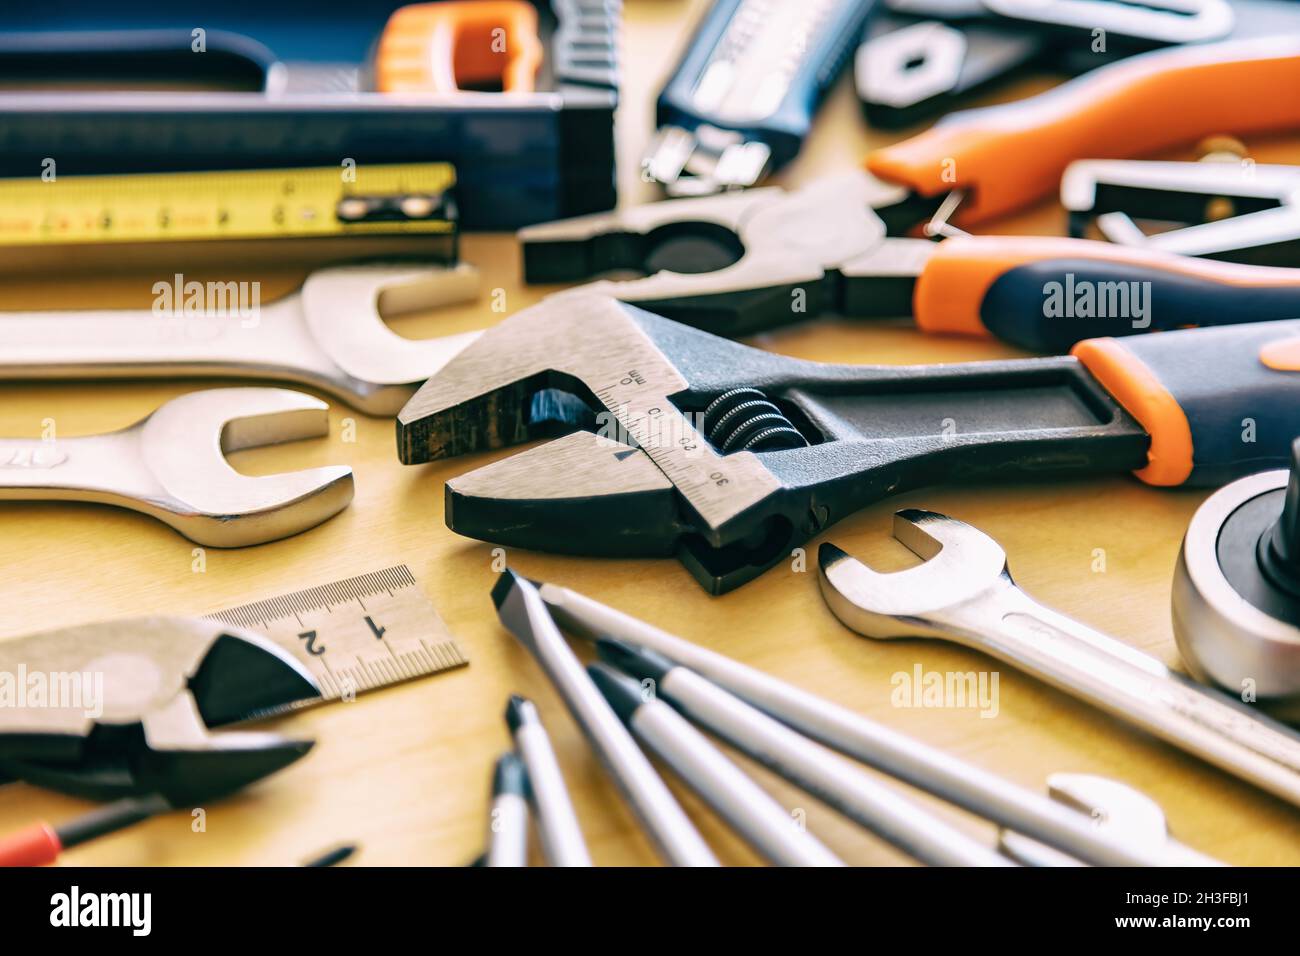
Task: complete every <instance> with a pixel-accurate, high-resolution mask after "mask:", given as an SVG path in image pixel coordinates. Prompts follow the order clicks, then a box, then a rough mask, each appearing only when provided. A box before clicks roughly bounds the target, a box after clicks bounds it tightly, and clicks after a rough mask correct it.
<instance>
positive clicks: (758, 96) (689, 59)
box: [649, 0, 876, 186]
mask: <svg viewBox="0 0 1300 956" xmlns="http://www.w3.org/2000/svg"><path fill="white" fill-rule="evenodd" d="M875 6H876V0H805V2H791V0H717V2H716V3H715V4H714V5H713V6H712V7H711V8H710V10H709V11H708V13H707V14H706V15H705V17H704V19H703V21H702V22H701V23H700V24H699V26H698V28H697V29H696V31H695V33H694V35H693V36H692V39H691V42H690V44H689V45H688V47H687V49H686V51H685V53H684V54H683V55H682V58H681V60H680V61H679V62H678V64H677V67H676V69H675V70H674V71H673V74H672V76H671V78H670V79H669V80H668V82H667V83H666V84H665V86H664V88H663V91H662V92H661V93H660V95H659V99H658V103H657V107H656V119H657V122H658V124H659V127H660V131H661V136H662V133H663V131H664V130H665V129H668V130H678V131H683V132H685V133H688V134H692V135H693V136H694V139H695V143H694V145H695V148H696V156H695V159H697V160H698V159H699V153H700V152H709V153H714V154H717V153H721V152H722V151H723V150H724V149H726V148H727V147H729V146H742V145H744V144H760V145H761V146H762V147H764V148H765V149H763V150H761V151H759V153H758V154H756V155H754V157H753V159H754V161H753V162H746V163H744V164H743V167H744V172H743V173H741V174H740V176H739V179H737V180H733V179H731V178H730V177H728V176H726V174H725V173H724V174H723V178H724V179H725V180H726V181H724V182H721V183H720V184H719V185H721V186H747V185H750V184H751V182H753V181H754V180H755V179H757V177H758V175H761V174H762V173H763V172H765V171H770V170H776V169H779V168H780V167H781V166H783V165H785V164H786V163H788V162H789V161H790V160H792V159H793V158H794V157H795V155H796V154H797V153H798V152H799V148H800V146H801V145H802V144H803V141H804V138H805V137H806V136H807V134H808V131H809V129H810V128H811V126H812V122H813V117H814V115H815V114H816V112H817V108H818V107H819V106H820V104H821V101H822V99H823V98H824V96H825V95H826V92H827V90H828V89H829V88H830V86H831V84H833V83H834V82H835V80H836V79H837V78H838V77H839V75H840V73H841V72H842V70H843V68H844V66H845V64H846V63H847V61H848V57H849V55H850V53H851V52H852V51H853V49H854V48H855V46H856V45H857V43H858V41H859V39H860V37H861V34H862V30H863V27H864V25H865V24H866V22H867V20H868V18H869V16H870V15H871V13H872V11H873V9H874V8H875ZM660 142H661V143H662V139H661V140H660ZM659 148H661V149H662V148H663V147H662V146H660V147H659ZM669 148H671V149H675V146H673V147H669ZM760 156H761V158H762V161H761V162H760V161H759V157H760ZM715 158H716V157H715ZM726 162H727V161H726V159H725V157H723V158H722V159H721V161H720V165H726ZM649 164H650V167H651V171H652V175H653V174H654V167H655V163H654V161H653V160H650V161H649ZM686 166H687V171H688V172H690V173H692V174H694V175H697V176H699V175H707V174H705V173H701V172H699V171H698V170H696V169H692V168H690V167H691V163H690V162H688V163H687V164H686ZM672 172H673V171H672V170H671V169H670V170H669V174H666V175H664V176H662V177H660V176H657V177H656V178H660V179H661V181H664V182H665V185H671V180H672V179H673V178H675V177H674V176H673V175H671V174H672ZM750 173H753V174H754V175H753V177H752V178H749V174H750ZM680 174H681V173H680V171H678V172H677V175H680ZM747 178H748V179H749V181H743V180H744V179H747Z"/></svg>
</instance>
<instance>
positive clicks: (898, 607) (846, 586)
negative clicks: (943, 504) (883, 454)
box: [817, 508, 1014, 638]
mask: <svg viewBox="0 0 1300 956" xmlns="http://www.w3.org/2000/svg"><path fill="white" fill-rule="evenodd" d="M894 537H895V538H897V539H898V541H899V542H900V543H901V544H903V545H904V546H906V548H907V549H908V550H909V551H911V552H912V553H913V554H915V555H917V557H919V558H921V559H922V563H921V564H919V565H917V566H915V567H911V568H907V569H905V570H902V571H891V572H887V573H886V572H881V571H876V570H874V569H872V568H869V567H867V565H865V564H863V563H862V562H861V561H858V560H856V559H855V558H853V557H852V556H850V555H849V554H847V553H846V552H844V551H841V550H840V549H839V548H837V547H836V546H835V545H833V544H831V543H830V542H825V543H823V544H822V545H821V547H820V548H818V550H817V563H818V566H819V568H820V578H819V579H820V581H821V585H822V596H823V597H824V598H825V599H826V603H827V605H828V606H829V607H830V609H831V611H832V612H833V613H834V614H835V616H836V617H837V618H839V619H840V620H841V621H842V622H844V624H846V625H847V626H848V627H850V628H851V629H853V630H855V631H857V632H858V633H859V634H865V635H867V636H869V637H875V638H891V637H947V636H950V633H949V632H945V631H943V630H941V629H939V628H937V627H936V626H935V625H934V623H932V622H934V621H936V620H938V619H941V618H943V617H945V614H944V612H945V611H946V610H948V609H949V608H962V609H966V610H969V609H970V607H971V606H972V605H973V604H975V603H976V602H980V601H983V600H987V598H988V595H989V594H990V593H993V592H996V591H999V590H1001V589H1002V588H1010V587H1013V586H1014V584H1013V582H1012V580H1011V573H1010V571H1008V570H1007V553H1006V552H1005V551H1003V550H1002V547H1001V546H1000V545H999V544H998V543H997V542H996V541H994V540H993V539H992V538H990V537H989V536H988V535H986V534H985V533H984V532H982V531H979V530H977V529H975V528H972V527H971V526H970V525H968V524H964V523H962V522H960V521H953V520H952V519H951V518H948V517H947V516H945V515H941V514H936V513H935V512H933V511H922V510H920V509H917V508H907V509H904V510H903V511H899V512H897V513H895V515H894Z"/></svg>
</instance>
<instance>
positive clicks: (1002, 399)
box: [397, 294, 1148, 593]
mask: <svg viewBox="0 0 1300 956" xmlns="http://www.w3.org/2000/svg"><path fill="white" fill-rule="evenodd" d="M583 428H586V429H587V430H586V431H581V430H579V431H575V429H583ZM593 429H594V430H593ZM569 432H572V434H567V435H566V437H562V438H559V439H558V440H552V441H550V442H548V443H547V444H544V445H541V446H539V447H536V448H532V449H530V450H528V451H526V452H524V453H523V454H520V455H515V456H513V457H511V458H505V459H501V460H498V461H497V462H495V463H493V464H490V465H488V466H486V467H484V468H480V469H478V470H476V471H473V472H470V473H469V474H467V475H463V476H461V477H459V478H455V479H453V480H451V481H450V482H449V483H448V485H447V497H446V519H447V523H448V526H449V527H451V529H452V530H453V531H456V532H458V533H460V534H465V535H468V536H470V537H474V538H478V539H480V540H486V541H491V542H493V543H498V544H504V545H509V546H517V547H525V548H531V549H534V550H544V551H552V552H561V553H572V554H591V555H610V556H624V557H629V556H666V555H671V554H676V555H677V556H678V557H679V558H680V559H681V560H682V561H683V563H685V564H686V565H687V567H688V568H690V570H691V571H692V572H693V573H694V574H695V576H696V578H697V579H698V580H699V581H700V583H701V584H703V585H704V587H705V588H707V589H708V590H709V591H711V592H714V593H720V592H722V591H726V590H729V589H731V588H733V587H736V586H738V585H739V584H742V583H744V582H745V581H748V580H750V579H752V578H754V577H756V576H757V575H758V574H760V573H762V571H764V570H766V569H767V568H769V567H771V566H773V565H774V564H776V563H777V562H779V561H780V560H782V559H783V558H784V557H785V556H786V555H788V554H789V553H790V550H791V549H792V548H794V547H797V546H798V545H799V544H801V543H802V542H804V541H806V540H808V538H810V537H812V536H813V535H815V534H817V533H819V532H820V531H821V530H822V529H824V528H826V527H827V526H829V525H830V524H832V523H833V522H835V521H837V520H839V519H840V518H842V517H845V516H846V515H848V514H849V513H851V512H853V511H855V510H857V509H858V508H860V507H862V506H864V505H866V504H868V503H870V502H872V501H874V500H877V499H878V498H880V497H883V496H885V495H888V494H891V493H893V492H895V491H898V490H901V489H904V488H907V487H913V486H916V485H920V484H925V483H929V482H933V481H937V480H943V479H946V478H950V477H960V478H962V479H968V478H977V477H979V476H982V475H1007V476H1013V477H1014V476H1024V477H1032V476H1043V475H1048V474H1053V473H1060V474H1085V473H1090V472H1097V471H1103V472H1104V471H1108V470H1110V471H1124V470H1127V469H1129V468H1136V467H1141V465H1142V464H1143V463H1144V462H1145V460H1146V453H1147V447H1148V436H1147V434H1146V433H1145V431H1143V429H1142V428H1141V427H1140V426H1138V425H1137V423H1136V422H1135V421H1134V420H1133V419H1132V418H1130V417H1129V415H1128V414H1127V413H1126V412H1124V410H1123V409H1122V408H1121V407H1120V406H1119V404H1118V403H1117V402H1116V401H1115V400H1114V399H1112V398H1111V397H1110V396H1109V394H1108V393H1106V392H1105V391H1104V389H1102V388H1101V387H1100V386H1099V385H1098V384H1097V382H1096V380H1095V379H1093V378H1092V377H1091V375H1090V374H1089V373H1088V372H1087V371H1086V370H1084V368H1083V366H1082V365H1081V364H1079V363H1078V362H1077V361H1076V360H1075V359H1072V358H1048V359H1028V360H1019V361H1009V362H984V363H970V364H965V365H954V366H932V367H917V366H910V367H908V366H892V367H889V366H840V365H825V364H821V363H816V362H807V361H800V360H796V359H791V358H787V357H784V356H780V355H774V354H771V353H768V352H764V351H761V350H759V349H754V348H750V347H748V346H745V345H741V344H739V343H736V342H731V341H728V340H726V339H720V338H717V337H715V336H712V335H709V334H708V333H705V332H701V331H699V330H696V329H692V328H690V327H687V326H684V325H680V324H678V323H675V322H672V321H670V320H667V319H664V318H661V317H659V316H656V315H652V314H650V313H648V312H645V311H642V310H641V309H638V308H636V307H634V306H630V305H627V304H625V303H622V302H618V301H615V300H613V299H610V298H607V297H604V296H598V295H594V294H593V295H584V296H576V295H575V296H563V297H557V298H554V299H549V300H547V301H545V302H543V303H541V304H540V305H538V306H535V307H533V308H530V309H526V310H524V311H522V312H519V313H517V314H516V315H514V316H512V317H510V318H508V319H507V320H505V321H504V322H502V323H501V324H499V325H497V326H496V327H495V328H493V329H490V330H488V331H487V332H486V333H484V335H483V336H482V337H481V338H480V339H479V340H478V341H476V342H475V343H473V344H471V345H470V346H469V347H468V348H466V349H465V351H463V352H462V353H461V354H460V355H458V356H456V358H454V359H452V360H451V361H450V362H449V363H448V364H447V366H446V367H445V368H444V369H443V370H442V371H441V372H440V373H439V374H437V375H435V376H434V377H433V378H431V379H430V380H429V381H428V382H427V383H426V384H425V386H424V387H423V388H422V389H421V390H420V391H419V392H418V393H417V394H416V396H415V397H414V398H413V399H412V400H411V401H410V403H408V404H407V406H406V407H405V408H404V409H403V410H402V412H401V413H400V414H399V415H398V419H397V439H398V453H399V457H400V458H401V460H402V461H403V462H405V463H406V464H416V463H420V462H427V461H433V460H437V459H442V458H447V457H451V456H454V455H460V454H465V453H469V452H477V451H484V450H488V449H493V448H501V447H504V446H507V445H513V444H517V443H520V442H523V441H527V440H530V439H536V438H554V437H555V436H556V435H557V433H569Z"/></svg>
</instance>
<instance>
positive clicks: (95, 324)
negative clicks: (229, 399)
mask: <svg viewBox="0 0 1300 956" xmlns="http://www.w3.org/2000/svg"><path fill="white" fill-rule="evenodd" d="M301 308H302V306H301V301H300V299H299V297H298V296H297V295H294V296H290V297H289V298H287V299H282V300H280V301H278V302H274V303H271V304H269V305H265V306H259V307H257V308H256V309H250V310H247V314H245V313H240V312H235V313H233V314H222V315H205V314H195V313H186V312H185V311H184V310H183V304H179V303H178V304H177V308H176V309H175V310H167V311H163V312H159V313H155V312H153V311H151V310H147V309H112V310H98V311H80V312H6V313H0V376H3V377H5V378H68V377H95V378H99V377H115V376H124V375H132V376H134V375H147V376H156V375H167V376H169V377H170V376H177V375H184V374H192V373H193V372H195V371H197V370H203V371H204V372H205V373H206V374H222V373H223V372H224V373H230V374H235V375H241V376H246V375H256V374H257V370H258V369H267V368H268V367H269V361H268V356H286V355H292V356H294V357H295V358H296V360H297V361H298V363H299V364H300V365H301V366H303V367H305V368H306V369H308V370H311V371H316V372H318V373H319V374H321V375H322V376H326V375H332V376H334V377H337V376H338V371H337V366H335V365H334V363H332V362H331V361H330V360H329V359H328V357H326V356H325V355H324V354H323V353H322V352H321V351H320V348H319V347H318V346H317V345H316V343H315V342H314V341H312V339H311V338H310V336H309V334H308V331H307V327H306V325H305V323H304V322H303V321H302V320H301V318H300V316H298V315H295V314H294V313H299V312H300V311H301ZM227 312H228V310H227ZM263 374H266V373H265V371H264V372H263ZM279 377H289V378H292V377H294V376H293V374H292V370H289V371H284V370H282V371H281V372H280V373H279Z"/></svg>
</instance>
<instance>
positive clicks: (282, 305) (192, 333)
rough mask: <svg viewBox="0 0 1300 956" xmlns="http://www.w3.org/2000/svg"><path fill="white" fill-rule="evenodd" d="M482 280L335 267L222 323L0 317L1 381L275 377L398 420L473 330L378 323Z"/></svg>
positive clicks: (128, 315)
mask: <svg viewBox="0 0 1300 956" xmlns="http://www.w3.org/2000/svg"><path fill="white" fill-rule="evenodd" d="M477 284H478V279H477V273H476V272H475V271H474V270H473V269H471V268H469V267H468V266H458V267H456V268H454V269H432V268H423V269H416V268H412V267H410V266H407V267H404V268H403V267H396V266H383V265H360V266H356V265H353V266H336V267H333V268H328V269H319V270H317V271H316V272H313V273H312V274H311V275H309V276H308V277H307V279H306V281H305V282H304V283H303V285H302V288H301V289H299V290H298V291H296V292H293V293H291V294H289V295H287V296H285V297H284V298H282V299H278V300H276V301H275V302H270V303H268V304H266V305H259V306H257V307H256V308H255V309H254V308H253V307H248V308H247V309H246V310H244V311H246V312H247V314H241V313H239V312H238V311H235V312H233V313H232V311H231V309H230V307H229V305H227V306H225V307H224V308H223V312H222V314H220V315H214V314H207V313H201V312H200V313H190V312H186V311H184V310H183V309H181V308H179V307H178V308H177V309H176V310H174V311H168V312H162V313H155V312H153V311H148V310H143V309H141V310H131V309H112V310H99V311H86V312H54V311H50V312H8V313H0V379H5V380H12V379H98V378H180V377H190V378H214V377H234V378H257V379H271V380H274V381H279V382H293V383H296V384H300V385H306V386H308V387H310V388H315V389H319V390H320V391H322V392H324V393H325V394H327V395H331V396H333V397H335V398H337V399H339V400H340V401H343V402H346V403H347V404H349V405H351V406H352V407H353V408H356V409H358V410H359V411H362V412H365V413H366V414H369V415H396V414H397V412H398V410H400V409H401V407H402V405H403V404H404V403H405V402H406V400H407V399H408V398H410V397H411V395H412V394H413V393H414V391H415V389H416V387H417V386H419V385H420V383H422V382H423V381H424V380H425V379H427V378H428V377H429V376H430V375H432V374H433V373H434V372H436V371H438V370H439V369H440V368H442V366H443V365H445V364H446V363H447V361H448V360H449V359H450V358H451V357H452V356H454V355H455V354H456V353H457V352H459V351H460V350H461V349H462V348H463V347H464V346H465V345H467V344H468V343H469V342H471V341H473V340H474V339H475V338H476V337H477V336H478V333H477V332H466V333H461V334H458V335H448V336H443V337H440V338H433V339H425V340H423V341H413V340H411V339H407V338H403V337H402V336H400V335H398V334H397V333H395V332H393V331H392V330H391V329H389V328H388V326H386V325H385V324H384V320H383V318H382V315H383V314H384V313H391V314H400V313H404V312H416V311H420V310H424V309H431V308H434V307H436V306H439V305H444V304H447V303H450V302H458V301H464V300H466V299H472V298H473V297H474V293H475V290H476V288H477ZM226 298H230V296H226Z"/></svg>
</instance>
